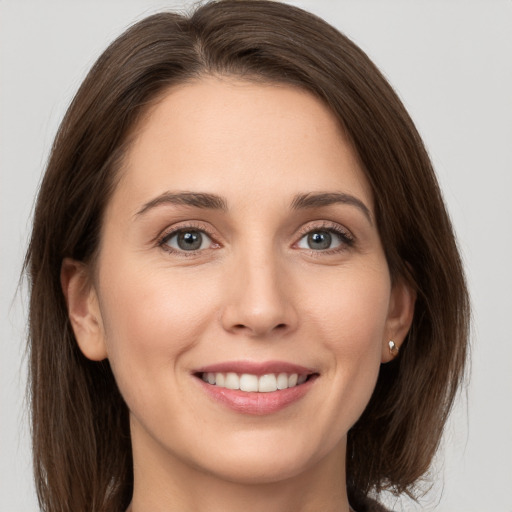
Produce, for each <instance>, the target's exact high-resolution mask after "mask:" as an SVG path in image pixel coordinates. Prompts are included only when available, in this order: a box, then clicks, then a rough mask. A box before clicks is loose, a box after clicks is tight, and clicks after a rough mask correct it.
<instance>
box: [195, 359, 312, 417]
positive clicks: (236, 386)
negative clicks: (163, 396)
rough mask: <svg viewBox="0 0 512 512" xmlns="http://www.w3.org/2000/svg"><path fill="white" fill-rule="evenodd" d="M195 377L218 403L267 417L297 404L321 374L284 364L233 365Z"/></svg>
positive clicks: (201, 371) (210, 368) (203, 370)
mask: <svg viewBox="0 0 512 512" xmlns="http://www.w3.org/2000/svg"><path fill="white" fill-rule="evenodd" d="M193 376H194V377H195V378H196V380H197V382H198V383H199V385H200V387H201V388H202V389H203V391H204V392H205V393H206V395H207V396H209V397H210V398H212V399H213V400H214V401H215V402H217V403H221V404H223V405H224V406H227V407H228V408H230V409H232V410H234V411H235V412H238V413H243V414H251V415H265V414H271V413H275V412H277V411H280V410H281V409H284V408H285V407H288V406H289V405H291V404H293V403H295V402H298V401H299V400H300V399H301V398H302V397H304V396H305V395H306V394H307V393H308V391H309V390H310V389H311V387H312V386H313V384H314V382H315V380H316V379H317V378H318V377H319V376H320V374H319V373H318V372H316V371H314V370H311V369H308V368H305V367H303V366H298V365H294V364H289V363H282V362H267V363H254V362H231V363H221V364H217V365H212V366H208V367H205V368H200V369H199V370H197V371H196V372H194V373H193Z"/></svg>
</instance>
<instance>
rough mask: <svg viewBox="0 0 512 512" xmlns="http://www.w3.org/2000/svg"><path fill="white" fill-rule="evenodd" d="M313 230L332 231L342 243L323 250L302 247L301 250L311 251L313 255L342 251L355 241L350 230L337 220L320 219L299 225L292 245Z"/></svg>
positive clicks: (295, 244)
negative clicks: (296, 236)
mask: <svg viewBox="0 0 512 512" xmlns="http://www.w3.org/2000/svg"><path fill="white" fill-rule="evenodd" d="M315 231H329V232H333V233H335V234H336V235H338V236H339V237H340V238H341V239H342V244H340V246H339V247H335V248H333V249H324V250H314V249H310V250H308V249H302V250H306V251H308V252H311V253H312V254H314V255H315V256H318V255H322V254H324V255H327V254H334V253H339V252H342V251H344V250H347V248H350V247H352V246H353V245H354V244H355V242H356V238H355V237H354V235H353V234H352V232H351V231H350V230H349V229H347V228H346V227H345V226H343V225H341V224H339V223H337V222H333V221H327V220H322V221H317V222H310V223H307V224H305V225H303V226H301V227H300V229H299V231H298V239H297V241H296V242H294V244H293V246H294V247H296V246H297V244H298V243H299V242H300V241H301V240H302V239H303V238H304V236H306V235H308V234H310V233H312V232H315Z"/></svg>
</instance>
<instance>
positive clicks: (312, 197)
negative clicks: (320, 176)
mask: <svg viewBox="0 0 512 512" xmlns="http://www.w3.org/2000/svg"><path fill="white" fill-rule="evenodd" d="M338 203H341V204H348V205H351V206H355V207H356V208H359V210H361V211H362V212H363V213H364V215H365V217H366V218H367V219H368V221H369V222H370V224H371V225H373V220H372V214H371V212H370V209H369V208H368V207H367V206H366V205H365V204H364V203H363V202H362V201H361V200H360V199H358V198H357V197H355V196H352V195H350V194H344V193H343V192H312V193H309V194H297V195H296V196H295V197H294V198H293V201H292V204H291V207H292V209H293V210H301V209H304V208H319V207H322V206H330V205H332V204H338Z"/></svg>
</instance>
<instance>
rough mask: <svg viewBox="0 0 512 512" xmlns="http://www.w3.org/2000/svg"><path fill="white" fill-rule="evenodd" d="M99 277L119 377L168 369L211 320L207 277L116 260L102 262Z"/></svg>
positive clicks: (112, 357)
mask: <svg viewBox="0 0 512 512" xmlns="http://www.w3.org/2000/svg"><path fill="white" fill-rule="evenodd" d="M101 279H102V280H101V281H100V282H102V283H104V286H103V288H102V290H101V309H102V319H103V324H104V328H105V337H106V344H107V352H108V357H109V361H110V364H111V365H112V369H113V371H114V374H115V375H116V378H118V381H119V380H123V379H125V378H126V379H129V378H130V376H135V375H138V376H139V377H141V379H140V380H139V382H143V379H145V378H146V379H147V377H149V376H152V378H153V377H154V372H155V370H158V369H159V368H162V367H165V369H166V370H167V371H169V370H172V369H173V368H174V367H175V364H176V362H177V361H178V360H179V356H180V354H182V353H183V352H185V351H186V350H188V349H190V348H191V347H193V346H194V344H196V343H197V342H198V341H199V337H200V334H201V332H202V331H203V329H204V326H205V324H207V323H208V322H210V321H211V320H212V315H211V314H210V312H209V309H211V306H209V305H211V304H212V302H213V301H212V293H213V287H212V286H208V280H202V279H200V278H198V277H197V276H196V277H194V278H192V276H190V275H187V273H186V272H185V273H179V272H178V273H177V272H174V273H173V272H170V271H169V270H168V269H167V270H165V269H161V268H158V266H156V265H155V266H153V267H152V268H145V266H144V265H140V264H138V263H137V262H133V263H130V262H126V263H124V264H122V263H120V262H119V260H118V261H117V264H116V265H109V264H108V263H107V262H106V263H105V264H104V265H103V276H102V277H101ZM149 380H151V379H149ZM119 384H120V386H121V385H122V383H121V382H119Z"/></svg>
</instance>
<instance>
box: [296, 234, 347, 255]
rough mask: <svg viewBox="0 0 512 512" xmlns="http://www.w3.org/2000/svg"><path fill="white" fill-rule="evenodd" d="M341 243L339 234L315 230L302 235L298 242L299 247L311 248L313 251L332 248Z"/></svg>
mask: <svg viewBox="0 0 512 512" xmlns="http://www.w3.org/2000/svg"><path fill="white" fill-rule="evenodd" d="M341 244H342V240H341V235H338V234H337V233H334V232H330V231H326V230H317V231H311V232H310V233H308V234H307V235H304V236H303V237H302V238H301V239H300V240H299V243H298V246H299V247H300V248H301V249H312V250H314V251H323V250H326V249H334V248H335V247H338V246H340V245H341Z"/></svg>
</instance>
